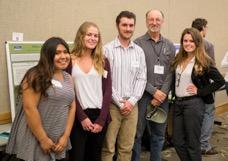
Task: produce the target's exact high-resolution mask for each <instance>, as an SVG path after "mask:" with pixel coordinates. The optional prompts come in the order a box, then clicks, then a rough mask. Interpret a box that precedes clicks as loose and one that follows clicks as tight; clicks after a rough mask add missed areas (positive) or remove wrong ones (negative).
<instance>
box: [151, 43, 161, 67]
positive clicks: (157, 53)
mask: <svg viewBox="0 0 228 161" xmlns="http://www.w3.org/2000/svg"><path fill="white" fill-rule="evenodd" d="M161 43H162V44H161V47H160V50H159V52H157V50H156V48H155V46H156V43H154V44H153V43H151V45H152V48H153V51H154V53H155V54H156V55H157V57H158V63H159V64H160V55H161V52H162V48H163V41H162V42H161Z"/></svg>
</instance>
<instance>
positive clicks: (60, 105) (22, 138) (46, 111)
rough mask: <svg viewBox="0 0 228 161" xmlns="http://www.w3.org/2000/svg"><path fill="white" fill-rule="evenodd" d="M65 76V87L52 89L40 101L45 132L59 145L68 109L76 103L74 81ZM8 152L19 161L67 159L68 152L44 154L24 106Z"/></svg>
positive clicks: (20, 111) (40, 111)
mask: <svg viewBox="0 0 228 161" xmlns="http://www.w3.org/2000/svg"><path fill="white" fill-rule="evenodd" d="M63 74H64V81H60V83H61V85H62V86H55V85H53V86H52V87H50V88H49V89H48V91H47V93H48V98H41V100H40V103H39V105H38V111H39V113H40V117H41V121H42V125H43V127H44V130H45V131H46V133H47V135H48V136H49V138H51V139H52V140H53V141H54V142H57V141H58V139H59V138H60V136H61V135H62V134H63V133H64V130H65V127H66V123H67V117H68V112H69V105H70V104H71V103H72V101H73V100H74V99H75V97H74V96H75V94H74V87H73V81H72V80H70V75H69V74H67V73H66V72H63ZM56 81H57V80H56ZM70 148H71V145H70V141H69V140H68V145H67V149H70ZM6 152H7V153H10V154H16V156H17V157H18V158H20V159H23V160H26V161H50V160H54V159H61V158H65V155H66V152H65V151H64V152H62V153H60V154H55V153H51V154H50V155H48V154H45V153H44V152H43V151H42V149H41V148H40V145H39V142H38V140H37V139H36V138H35V136H34V135H33V134H32V132H31V130H30V129H29V127H28V125H27V122H26V118H25V113H24V110H23V108H22V105H21V107H19V110H18V113H17V114H16V116H15V120H14V122H13V125H12V129H11V133H10V139H9V142H8V145H7V148H6Z"/></svg>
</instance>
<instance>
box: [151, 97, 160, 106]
mask: <svg viewBox="0 0 228 161" xmlns="http://www.w3.org/2000/svg"><path fill="white" fill-rule="evenodd" d="M150 103H151V104H152V105H153V106H159V105H160V104H161V102H159V101H158V100H157V99H155V98H154V99H152V100H151V102H150Z"/></svg>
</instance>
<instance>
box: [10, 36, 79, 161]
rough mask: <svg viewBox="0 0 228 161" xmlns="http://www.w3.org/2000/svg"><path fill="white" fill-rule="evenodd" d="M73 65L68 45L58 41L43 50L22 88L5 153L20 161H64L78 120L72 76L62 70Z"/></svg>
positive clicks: (23, 81) (48, 43)
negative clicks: (70, 137) (75, 120)
mask: <svg viewBox="0 0 228 161" xmlns="http://www.w3.org/2000/svg"><path fill="white" fill-rule="evenodd" d="M69 62H70V53H69V48H68V45H67V43H66V42H65V41H64V40H63V39H61V38H58V37H52V38H50V39H48V40H47V41H46V42H45V43H44V44H43V46H42V48H41V54H40V60H39V62H38V64H37V65H36V66H34V67H32V68H30V69H29V70H28V71H27V72H26V74H25V76H24V78H23V80H22V82H21V84H20V87H19V88H20V90H19V91H20V94H21V99H22V100H21V104H20V106H19V111H18V113H17V114H16V116H15V119H14V122H13V125H12V128H11V132H10V137H9V142H8V144H7V147H6V153H9V154H15V155H16V157H17V158H19V159H21V160H25V161H27V160H32V161H50V160H62V159H63V158H65V156H66V151H67V150H69V149H70V148H71V144H70V139H69V136H70V131H71V128H72V126H73V122H74V117H75V111H76V107H75V97H74V96H75V94H74V84H73V80H72V78H71V76H70V75H69V74H68V73H66V72H64V71H63V70H64V69H65V68H66V67H67V66H68V64H69Z"/></svg>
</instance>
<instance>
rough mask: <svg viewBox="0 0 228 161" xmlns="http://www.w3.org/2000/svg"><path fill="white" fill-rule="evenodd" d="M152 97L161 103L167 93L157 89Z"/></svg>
mask: <svg viewBox="0 0 228 161" xmlns="http://www.w3.org/2000/svg"><path fill="white" fill-rule="evenodd" d="M153 97H154V98H155V99H156V100H158V101H159V102H160V103H163V101H164V100H165V99H166V97H167V95H166V94H165V93H164V92H162V91H161V90H159V89H157V90H156V92H155V93H154V95H153Z"/></svg>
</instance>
